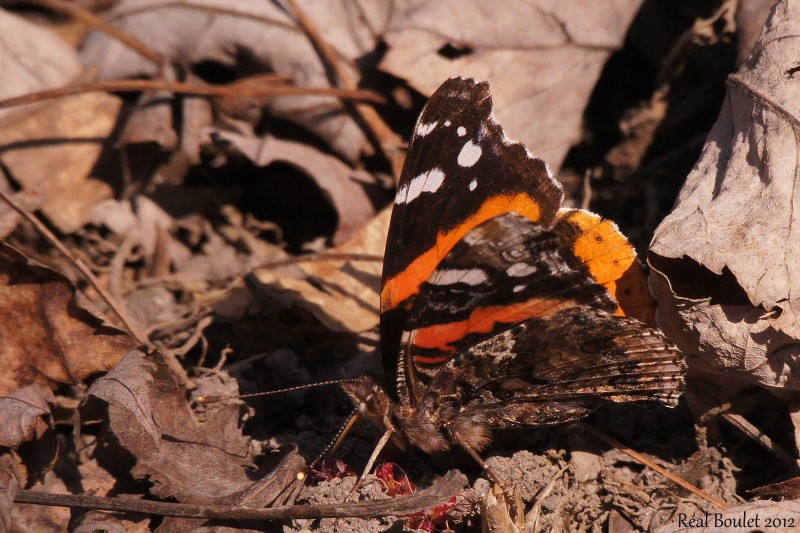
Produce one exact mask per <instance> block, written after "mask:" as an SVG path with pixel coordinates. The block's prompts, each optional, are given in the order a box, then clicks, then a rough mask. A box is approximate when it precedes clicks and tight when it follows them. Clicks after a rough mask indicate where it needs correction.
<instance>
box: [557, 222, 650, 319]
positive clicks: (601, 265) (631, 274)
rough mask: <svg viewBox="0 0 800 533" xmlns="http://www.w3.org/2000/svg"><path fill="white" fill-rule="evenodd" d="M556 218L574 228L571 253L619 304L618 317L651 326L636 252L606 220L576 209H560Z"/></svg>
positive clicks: (643, 282)
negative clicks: (575, 236) (622, 316)
mask: <svg viewBox="0 0 800 533" xmlns="http://www.w3.org/2000/svg"><path fill="white" fill-rule="evenodd" d="M559 218H561V219H562V220H566V221H568V222H569V223H570V224H571V225H572V226H574V227H575V228H577V229H578V237H577V238H576V239H575V242H574V243H573V244H572V247H573V248H572V249H573V252H574V253H575V255H576V256H578V258H580V259H581V260H582V261H583V262H584V264H586V266H587V267H588V268H589V273H590V274H591V275H592V277H593V278H594V279H595V281H597V283H600V284H601V285H604V286H605V287H606V288H607V289H608V290H609V292H610V293H611V295H612V296H613V297H614V299H616V300H617V302H618V303H619V307H618V308H617V314H618V315H624V316H630V317H633V318H637V319H639V320H641V321H642V322H644V323H646V324H651V325H652V324H654V323H655V304H654V303H653V299H652V297H651V296H650V291H649V290H648V288H647V276H646V275H645V272H644V267H642V265H641V263H639V261H637V259H636V250H635V249H634V248H633V245H632V244H631V243H630V242H629V241H628V239H627V238H626V237H625V236H624V235H623V234H622V232H620V231H619V228H617V225H616V224H614V223H613V222H611V221H610V220H603V219H602V218H601V217H600V216H599V215H596V214H594V213H589V212H588V211H583V210H579V209H573V210H563V211H562V212H561V213H559Z"/></svg>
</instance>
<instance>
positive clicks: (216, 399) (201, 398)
mask: <svg viewBox="0 0 800 533" xmlns="http://www.w3.org/2000/svg"><path fill="white" fill-rule="evenodd" d="M355 380H356V378H350V379H335V380H332V381H321V382H319V383H309V384H308V385H297V386H296V387H289V388H286V389H278V390H271V391H265V392H254V393H252V394H238V395H234V396H198V397H197V401H198V403H202V404H209V403H216V402H224V401H225V400H239V399H242V398H255V397H257V396H269V395H270V394H282V393H284V392H294V391H298V390H303V389H313V388H314V387H323V386H325V385H338V384H340V383H349V382H351V381H355Z"/></svg>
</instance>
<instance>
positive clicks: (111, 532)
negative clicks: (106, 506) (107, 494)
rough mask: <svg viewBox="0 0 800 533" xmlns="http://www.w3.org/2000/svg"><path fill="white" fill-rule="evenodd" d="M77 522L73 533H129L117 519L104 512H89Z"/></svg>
mask: <svg viewBox="0 0 800 533" xmlns="http://www.w3.org/2000/svg"><path fill="white" fill-rule="evenodd" d="M75 522H76V523H75V525H74V529H71V531H72V533H99V532H101V531H102V532H103V533H129V532H128V530H127V529H125V525H124V524H123V523H122V522H121V521H120V520H119V519H118V518H117V517H115V516H114V515H112V514H109V513H104V512H102V511H89V512H87V513H86V514H84V515H83V516H81V517H80V518H78V520H76V521H75Z"/></svg>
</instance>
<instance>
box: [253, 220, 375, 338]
mask: <svg viewBox="0 0 800 533" xmlns="http://www.w3.org/2000/svg"><path fill="white" fill-rule="evenodd" d="M390 216H391V208H387V209H385V210H384V211H382V212H381V213H380V214H379V215H378V216H377V217H375V218H374V219H373V220H372V222H370V223H369V224H368V225H367V226H366V227H364V228H363V229H362V231H361V232H360V233H359V235H358V236H357V237H356V238H354V239H353V240H352V241H350V242H348V243H346V244H344V245H342V246H340V247H338V248H334V249H331V250H330V252H331V253H356V254H370V255H382V254H383V250H384V248H385V247H386V233H387V231H388V227H389V217H390ZM298 268H299V269H300V270H301V271H302V275H298V272H297V270H296V269H291V270H289V269H267V268H262V269H256V270H255V271H254V272H253V273H252V276H251V279H250V282H251V283H255V282H257V283H258V284H259V285H262V286H263V289H264V291H262V290H258V291H256V294H264V292H265V293H266V295H268V296H266V297H267V298H268V299H269V300H274V299H282V300H283V301H284V302H285V303H287V304H288V303H294V304H295V305H297V306H298V307H300V308H301V309H305V310H307V311H309V312H310V313H312V314H313V315H314V316H315V317H317V319H319V320H320V322H322V323H323V324H325V326H326V327H328V328H330V329H332V330H334V331H346V332H354V333H361V332H364V331H368V330H371V329H372V328H374V327H375V326H377V325H378V313H379V309H380V280H381V268H382V265H381V263H380V262H376V261H318V262H312V263H301V264H299V265H298Z"/></svg>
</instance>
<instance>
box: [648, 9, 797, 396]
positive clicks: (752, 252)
mask: <svg viewBox="0 0 800 533" xmlns="http://www.w3.org/2000/svg"><path fill="white" fill-rule="evenodd" d="M798 21H800V6H797V5H796V4H795V3H792V2H786V1H783V2H780V3H778V5H776V7H775V8H774V9H773V11H772V14H771V16H770V19H769V21H768V22H767V25H766V26H765V28H764V31H763V32H762V34H761V37H760V38H759V41H758V43H757V44H756V46H755V49H754V51H753V54H752V55H751V56H750V58H749V59H748V60H747V61H746V62H745V63H744V64H743V66H742V68H741V69H740V71H739V72H738V73H737V74H735V75H733V76H731V78H730V81H729V84H728V94H727V97H726V99H725V103H724V105H723V109H722V111H721V113H720V116H719V118H718V120H717V123H716V124H715V125H714V128H713V129H712V130H711V132H710V133H709V136H708V139H707V141H706V145H705V148H704V150H703V153H702V155H701V158H700V160H699V161H698V162H697V164H696V166H695V168H694V170H693V171H692V172H691V173H690V174H689V176H688V178H687V181H686V184H685V185H684V187H683V189H682V190H681V193H680V195H679V197H678V200H677V203H676V205H675V208H674V209H673V211H672V213H671V214H670V215H669V216H668V217H667V218H666V219H665V220H664V221H663V222H662V224H661V225H660V226H659V228H658V229H657V230H656V233H655V236H654V238H653V242H652V244H651V246H650V254H649V264H650V265H651V267H652V269H653V276H652V277H651V284H652V288H653V291H654V293H655V295H656V299H657V300H658V301H659V304H660V308H661V319H662V326H663V328H664V330H665V332H666V333H667V334H668V335H669V336H670V337H671V338H672V339H673V340H674V341H675V342H676V343H677V344H678V346H679V347H680V348H681V349H682V350H683V351H684V352H686V353H688V354H690V355H695V356H697V357H695V358H693V359H690V364H692V365H693V367H694V369H695V370H700V371H704V372H710V373H714V374H719V375H724V376H726V379H730V378H731V377H734V376H735V377H737V378H740V379H741V380H744V381H746V382H750V383H757V384H759V385H762V386H765V387H771V388H785V389H789V390H794V391H797V390H800V372H799V371H798V368H797V359H798V356H800V295H798V293H797V291H796V287H798V286H799V285H800V238H798V231H800V224H798V222H797V221H796V220H794V213H796V212H798V210H800V197H799V196H798V195H797V194H796V191H795V189H796V188H797V184H798V169H800V163H799V162H798V161H800V158H799V157H798V152H800V141H799V140H798V133H797V132H798V123H800V85H798V83H797V81H796V80H794V79H793V77H794V74H793V73H794V72H795V71H796V70H797V69H800V62H798V58H797V55H796V53H795V52H796V47H797V44H798V37H797V35H798V33H799V32H800V22H798Z"/></svg>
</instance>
